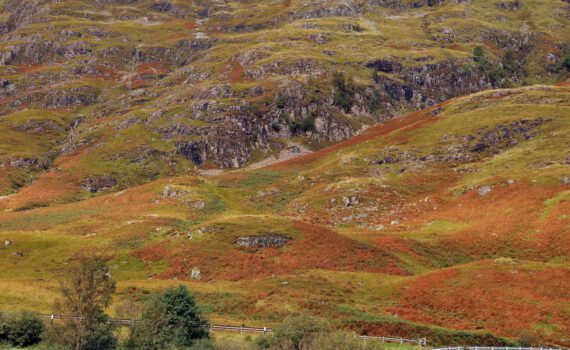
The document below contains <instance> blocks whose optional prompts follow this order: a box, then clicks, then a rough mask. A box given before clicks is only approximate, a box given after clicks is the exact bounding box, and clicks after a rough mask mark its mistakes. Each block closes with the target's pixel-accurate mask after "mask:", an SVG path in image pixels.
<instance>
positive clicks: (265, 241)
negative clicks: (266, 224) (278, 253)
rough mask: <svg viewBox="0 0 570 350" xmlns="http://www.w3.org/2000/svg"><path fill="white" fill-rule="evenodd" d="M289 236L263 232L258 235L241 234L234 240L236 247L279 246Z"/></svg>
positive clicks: (285, 241) (286, 240)
mask: <svg viewBox="0 0 570 350" xmlns="http://www.w3.org/2000/svg"><path fill="white" fill-rule="evenodd" d="M290 239H291V238H289V237H287V236H284V235H280V234H274V233H268V234H263V235H259V236H243V237H239V238H238V239H237V241H236V243H235V244H236V247H238V248H281V247H282V246H284V245H285V244H286V243H287V242H288V241H289V240H290Z"/></svg>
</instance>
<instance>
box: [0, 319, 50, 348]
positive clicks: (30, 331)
mask: <svg viewBox="0 0 570 350" xmlns="http://www.w3.org/2000/svg"><path fill="white" fill-rule="evenodd" d="M43 332H44V323H43V321H42V320H41V319H40V318H39V317H38V316H36V315H34V314H31V313H24V314H23V315H22V316H20V317H17V318H14V319H12V320H7V319H5V318H2V319H0V343H8V344H11V345H12V346H18V347H27V346H32V345H35V344H38V343H39V342H40V341H41V340H42V334H43Z"/></svg>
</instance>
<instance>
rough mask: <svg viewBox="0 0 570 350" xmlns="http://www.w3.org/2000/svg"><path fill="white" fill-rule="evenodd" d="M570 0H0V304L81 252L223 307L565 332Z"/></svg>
mask: <svg viewBox="0 0 570 350" xmlns="http://www.w3.org/2000/svg"><path fill="white" fill-rule="evenodd" d="M569 6H570V4H568V3H567V2H564V1H553V0H549V1H538V0H537V1H533V0H526V1H506V0H500V1H491V0H489V1H451V0H449V1H431V0H430V1H356V0H354V1H328V2H321V1H296V0H293V1H283V2H279V1H256V2H249V1H247V2H243V1H194V2H187V1H146V0H138V1H137V0H98V1H80V0H73V1H65V2H61V1H60V2H58V1H50V0H46V1H11V0H4V1H1V0H0V11H1V12H0V33H1V37H0V39H1V40H0V243H2V246H1V247H0V310H5V311H12V310H20V309H33V310H36V311H41V312H50V311H51V304H52V301H53V299H54V298H55V296H56V293H57V285H58V280H57V279H58V277H57V276H58V271H60V270H61V268H62V266H65V265H67V264H68V263H69V261H70V260H71V259H73V258H74V257H77V256H79V255H81V254H84V253H96V254H100V255H103V256H105V257H107V258H108V259H110V262H109V264H110V267H111V272H112V275H113V277H114V278H115V279H116V280H118V282H119V283H118V291H119V293H118V296H117V297H116V299H117V300H116V302H120V300H124V299H131V300H137V299H140V298H143V296H144V295H146V294H148V293H149V292H150V291H154V290H158V289H162V288H164V287H166V286H170V285H172V284H174V283H185V284H187V285H188V286H189V287H190V289H191V290H192V291H194V292H196V293H197V297H198V299H199V302H200V303H201V304H202V305H205V306H206V308H207V311H208V312H209V313H210V319H211V320H212V322H213V323H236V324H244V323H245V324H248V325H259V326H263V325H266V324H267V325H271V324H275V323H277V322H279V321H280V320H282V319H283V318H284V317H285V316H286V315H289V314H298V313H303V312H308V313H311V314H313V315H317V316H321V317H325V318H328V319H330V320H333V322H334V324H335V326H337V327H341V328H350V329H353V330H354V331H356V332H358V333H368V334H379V335H398V336H406V337H427V338H429V339H430V341H431V342H432V344H466V343H470V344H472V345H485V344H489V345H500V343H503V344H509V342H510V341H512V340H513V339H516V338H517V337H519V336H520V335H521V332H523V331H524V332H527V333H526V334H528V332H531V333H532V334H535V335H536V336H537V337H538V338H539V339H541V340H540V341H541V342H542V344H554V345H560V346H564V345H567V343H565V342H566V341H567V338H568V337H567V334H569V333H570V310H569V303H570V299H569V297H568V292H567V285H568V282H569V281H570V265H569V263H568V262H569V260H568V259H569V257H570V235H569V232H570V224H569V221H568V213H570V208H569V204H568V203H569V202H568V196H569V194H570V188H569V187H568V186H569V185H570V152H569V150H570V87H569V86H568V83H567V80H566V82H564V81H565V79H567V78H568V69H569V67H570V56H569V55H570V53H569V52H570V51H568V50H569V47H568V40H567V39H568V37H569V35H570V29H569V28H570V26H569V20H568V16H567V14H568V11H569V9H570V8H569ZM560 81H562V83H558V84H556V85H553V84H555V83H557V82H560ZM395 116H398V117H395ZM300 148H303V150H301V149H300ZM305 148H307V149H311V150H313V151H314V152H309V153H307V150H305ZM280 152H281V153H283V152H286V153H287V152H288V154H297V153H299V154H301V153H307V154H304V155H302V156H299V157H295V158H292V159H289V160H286V161H283V162H273V161H265V162H262V163H257V164H262V165H264V166H263V167H259V166H253V167H251V168H248V166H249V165H250V164H255V163H256V162H258V161H262V160H264V159H267V158H270V157H274V158H275V159H277V158H278V156H279V154H280ZM287 158H289V157H287ZM174 280H177V281H176V282H175V281H174ZM463 331H468V333H464V332H463ZM489 332H491V333H492V335H490V334H488V333H489ZM497 337H500V338H497Z"/></svg>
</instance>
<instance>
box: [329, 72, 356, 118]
mask: <svg viewBox="0 0 570 350" xmlns="http://www.w3.org/2000/svg"><path fill="white" fill-rule="evenodd" d="M333 87H334V90H335V93H334V105H335V106H337V107H340V108H342V109H343V110H344V111H345V112H346V113H348V112H350V109H351V108H352V101H351V100H352V84H347V82H346V79H345V77H344V74H343V73H340V72H336V73H334V74H333Z"/></svg>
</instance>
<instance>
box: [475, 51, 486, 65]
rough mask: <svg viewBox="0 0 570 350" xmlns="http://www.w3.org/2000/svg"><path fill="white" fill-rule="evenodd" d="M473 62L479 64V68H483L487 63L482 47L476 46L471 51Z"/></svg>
mask: <svg viewBox="0 0 570 350" xmlns="http://www.w3.org/2000/svg"><path fill="white" fill-rule="evenodd" d="M473 60H474V61H475V62H477V63H478V64H479V67H480V68H484V67H485V64H486V63H487V62H486V60H485V50H483V47H481V46H477V47H475V48H474V49H473Z"/></svg>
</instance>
